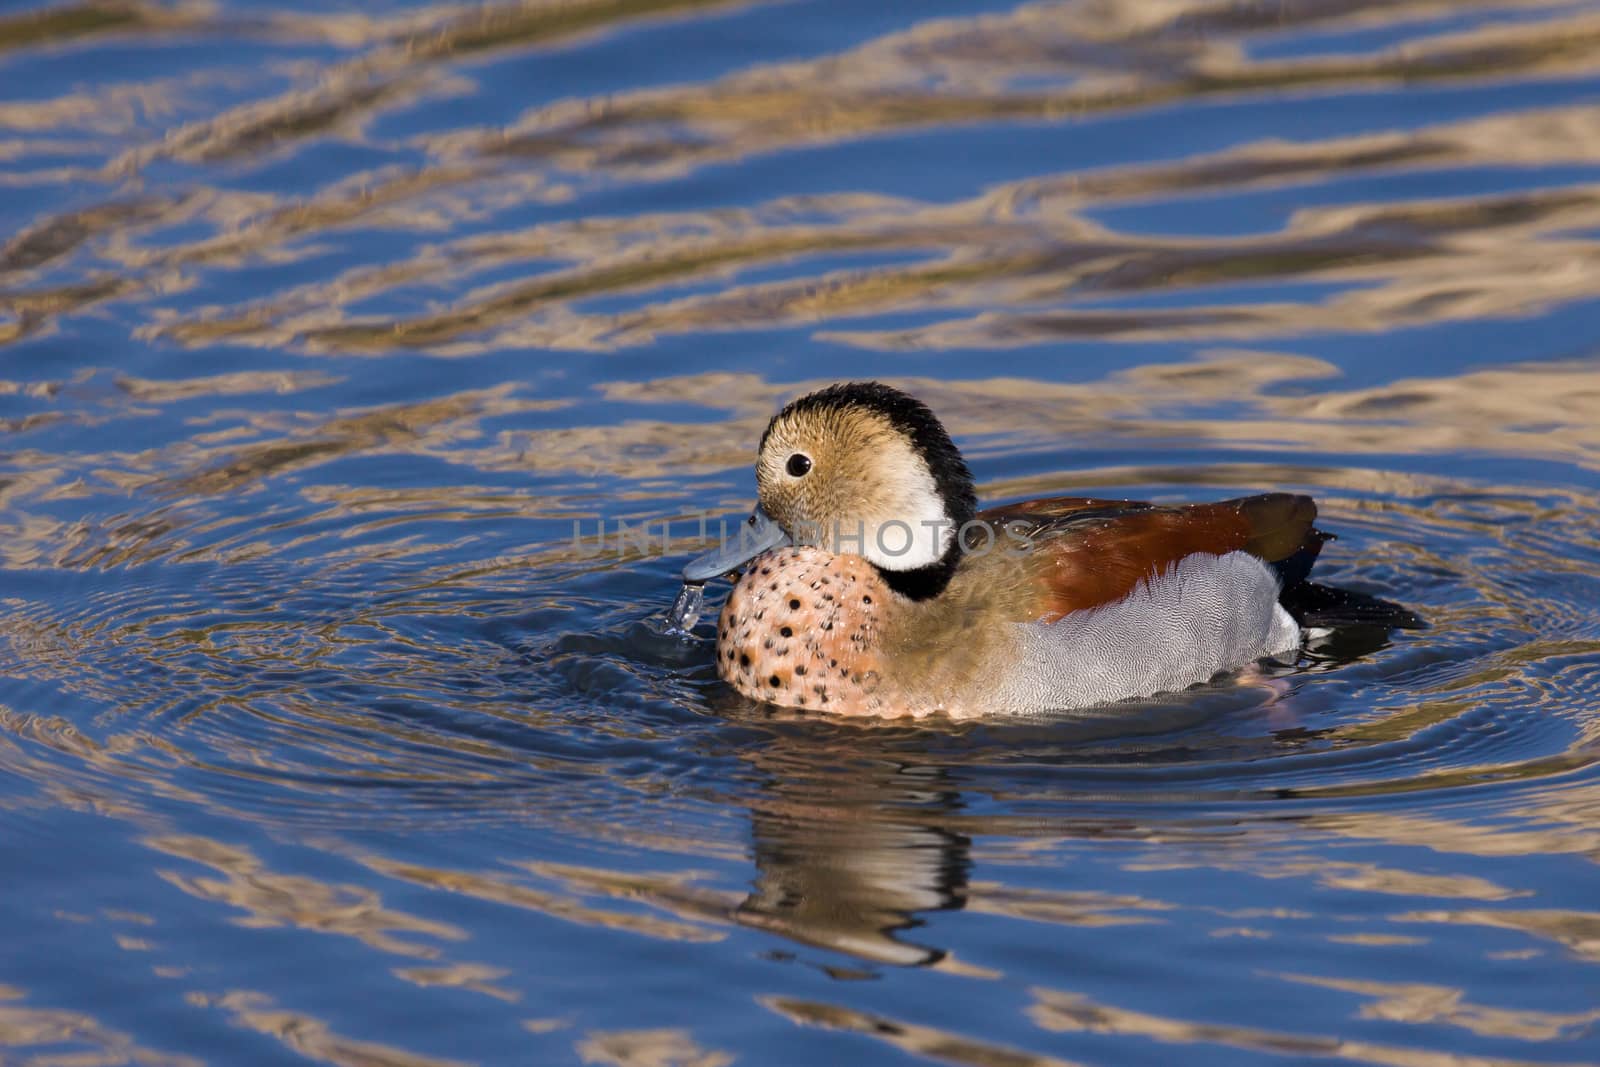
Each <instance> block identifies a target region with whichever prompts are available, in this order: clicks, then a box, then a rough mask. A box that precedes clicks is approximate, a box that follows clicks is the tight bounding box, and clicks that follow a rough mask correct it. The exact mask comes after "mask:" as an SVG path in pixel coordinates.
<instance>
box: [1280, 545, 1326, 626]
mask: <svg viewBox="0 0 1600 1067" xmlns="http://www.w3.org/2000/svg"><path fill="white" fill-rule="evenodd" d="M1335 540H1338V538H1336V537H1334V536H1333V534H1331V533H1323V532H1322V531H1321V530H1317V529H1312V530H1308V531H1307V532H1306V539H1305V542H1304V543H1303V544H1302V545H1301V546H1300V547H1299V548H1298V549H1296V550H1295V551H1294V552H1293V553H1291V554H1290V555H1287V556H1285V557H1284V558H1283V559H1280V560H1278V561H1276V562H1274V563H1272V564H1270V566H1271V567H1272V569H1273V570H1275V571H1277V572H1278V585H1279V587H1280V588H1281V589H1282V590H1283V591H1284V593H1285V594H1287V593H1288V592H1289V591H1290V590H1292V589H1294V588H1295V587H1296V586H1300V585H1304V584H1305V581H1306V578H1307V577H1309V576H1310V574H1311V566H1312V564H1314V563H1316V562H1317V557H1318V556H1319V555H1321V554H1322V546H1323V545H1324V544H1326V543H1328V542H1329V541H1335ZM1280 599H1284V598H1281V597H1280ZM1284 606H1285V607H1287V606H1288V601H1287V600H1286V599H1285V600H1284ZM1290 611H1291V614H1292V613H1293V609H1290Z"/></svg>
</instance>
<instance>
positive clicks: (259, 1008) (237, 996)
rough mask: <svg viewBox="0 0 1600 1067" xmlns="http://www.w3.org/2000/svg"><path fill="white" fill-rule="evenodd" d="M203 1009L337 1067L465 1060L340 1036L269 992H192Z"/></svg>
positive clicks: (444, 1065)
mask: <svg viewBox="0 0 1600 1067" xmlns="http://www.w3.org/2000/svg"><path fill="white" fill-rule="evenodd" d="M186 999H187V1000H188V1002H189V1003H190V1004H192V1005H193V1006H195V1007H198V1008H217V1009H219V1010H221V1011H224V1012H226V1013H227V1014H228V1016H229V1018H230V1019H231V1020H232V1022H233V1023H234V1025H236V1026H240V1027H243V1028H244V1029H247V1030H254V1031H255V1032H256V1033H259V1034H265V1035H266V1036H268V1037H272V1038H276V1039H277V1040H278V1041H281V1042H282V1043H283V1044H284V1046H285V1047H286V1048H288V1049H290V1050H291V1051H294V1052H297V1053H299V1054H300V1055H302V1056H304V1057H306V1058H307V1059H311V1060H315V1061H316V1062H319V1063H331V1064H334V1065H335V1067H462V1061H460V1060H446V1059H439V1058H436V1057H433V1056H419V1055H417V1054H416V1053H413V1052H407V1051H406V1050H405V1049H400V1048H395V1047H394V1046H392V1045H385V1044H381V1043H379V1042H376V1041H360V1040H356V1039H354V1038H350V1037H346V1036H344V1035H342V1034H339V1033H336V1032H334V1031H333V1029H332V1028H330V1027H329V1026H328V1024H327V1023H325V1022H323V1021H322V1020H321V1019H318V1018H316V1017H314V1016H311V1015H307V1014H305V1013H304V1012H297V1011H285V1010H283V1009H281V1008H278V1007H276V1006H275V1004H274V1001H273V999H272V997H270V996H268V995H267V994H265V993H255V992H250V991H247V990H233V991H231V992H228V993H224V994H222V995H220V996H212V995H209V994H206V993H191V994H189V996H188V997H187V998H186Z"/></svg>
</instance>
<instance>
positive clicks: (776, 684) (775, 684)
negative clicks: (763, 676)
mask: <svg viewBox="0 0 1600 1067" xmlns="http://www.w3.org/2000/svg"><path fill="white" fill-rule="evenodd" d="M767 684H768V685H770V686H772V688H774V689H776V688H778V687H779V686H780V685H782V684H783V680H782V679H780V678H779V677H778V676H777V675H776V674H774V675H773V676H772V677H771V678H768V679H767Z"/></svg>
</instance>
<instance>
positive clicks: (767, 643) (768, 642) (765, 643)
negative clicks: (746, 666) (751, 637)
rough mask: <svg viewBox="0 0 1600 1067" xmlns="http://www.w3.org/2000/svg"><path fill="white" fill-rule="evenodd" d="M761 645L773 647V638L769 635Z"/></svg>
mask: <svg viewBox="0 0 1600 1067" xmlns="http://www.w3.org/2000/svg"><path fill="white" fill-rule="evenodd" d="M761 647H762V648H771V647H772V638H770V637H769V638H767V639H766V640H765V641H763V642H761Z"/></svg>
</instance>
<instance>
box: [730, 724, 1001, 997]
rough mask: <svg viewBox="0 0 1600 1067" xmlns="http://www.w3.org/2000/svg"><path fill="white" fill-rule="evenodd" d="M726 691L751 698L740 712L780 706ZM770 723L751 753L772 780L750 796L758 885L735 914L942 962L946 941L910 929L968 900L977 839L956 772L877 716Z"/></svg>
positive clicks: (898, 958)
mask: <svg viewBox="0 0 1600 1067" xmlns="http://www.w3.org/2000/svg"><path fill="white" fill-rule="evenodd" d="M728 699H729V702H730V703H734V702H737V703H739V704H741V705H742V707H741V708H738V709H735V708H728V709H726V710H727V711H728V712H729V714H730V715H732V716H735V717H741V716H742V717H745V718H753V717H756V716H760V717H762V718H763V719H765V718H767V717H768V716H770V715H772V714H773V709H770V708H758V707H752V706H750V705H744V703H743V702H742V701H739V700H738V698H737V697H733V696H731V695H730V696H729V698H728ZM779 714H782V713H779ZM769 728H770V729H771V730H772V732H771V734H770V735H769V739H764V740H763V742H761V743H760V744H758V745H757V746H753V747H752V748H751V749H750V750H749V751H748V752H747V753H746V754H745V755H746V758H747V759H748V760H749V761H750V763H751V765H752V766H753V767H755V768H756V769H757V770H758V771H759V772H761V774H762V775H763V776H764V777H765V779H766V781H765V783H764V785H765V788H764V790H763V791H762V793H761V794H760V795H759V796H758V797H756V798H754V799H753V800H752V801H751V802H750V819H751V830H752V834H753V837H754V846H753V851H754V859H755V866H756V871H757V874H756V881H755V889H754V891H753V892H751V894H750V895H749V897H747V898H746V899H745V901H744V902H743V903H742V904H740V905H739V906H738V907H737V908H736V909H735V911H734V915H733V918H734V920H735V921H737V922H739V923H740V924H742V925H745V926H751V927H756V928H758V929H762V930H767V931H770V932H772V933H775V934H778V935H779V936H781V937H784V938H787V939H789V940H791V941H795V942H798V943H800V944H804V945H811V946H815V947H818V948H825V949H831V950H833V951H836V952H842V953H846V954H848V955H851V956H855V957H857V958H859V959H863V960H867V961H871V962H874V963H883V964H892V965H898V966H927V965H930V964H935V963H938V962H939V961H940V960H942V959H943V958H944V957H945V955H946V953H945V951H944V950H943V949H941V948H939V947H937V946H932V945H928V944H924V943H921V942H920V941H918V940H916V939H915V938H911V937H905V936H903V935H904V934H905V933H906V932H907V931H910V930H912V929H915V928H917V927H920V926H923V925H924V923H923V920H922V919H921V918H919V916H922V915H924V914H926V913H929V912H936V911H947V910H955V909H959V908H961V907H964V906H965V904H966V900H967V879H968V875H969V872H970V870H971V866H972V861H971V858H970V850H971V842H970V841H969V839H968V838H967V837H966V835H964V834H962V833H960V832H958V831H956V830H953V829H951V828H950V827H949V826H948V825H946V824H947V822H948V821H949V819H950V818H951V816H953V815H955V814H957V813H958V812H959V811H960V810H961V808H962V800H961V794H960V792H959V790H958V789H957V788H956V786H955V784H954V781H953V778H952V776H951V774H950V772H949V771H948V770H947V769H946V768H944V767H941V766H937V765H935V764H932V763H929V762H919V761H917V760H916V759H914V758H908V755H909V754H908V753H907V752H906V751H904V749H905V748H906V746H904V745H902V746H900V748H901V751H898V752H896V751H893V750H892V749H891V747H890V746H889V745H887V744H875V743H874V738H873V736H872V735H873V734H874V733H877V732H880V731H879V730H874V729H872V728H840V727H836V726H832V725H824V726H818V725H816V724H806V723H800V722H795V723H782V722H779V723H770V724H769ZM819 730H820V731H826V733H828V734H831V735H833V736H832V737H831V738H819V737H818V736H817V734H818V732H819ZM881 732H883V733H885V734H903V733H904V731H900V730H882V731H881ZM845 734H848V736H842V735H845Z"/></svg>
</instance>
